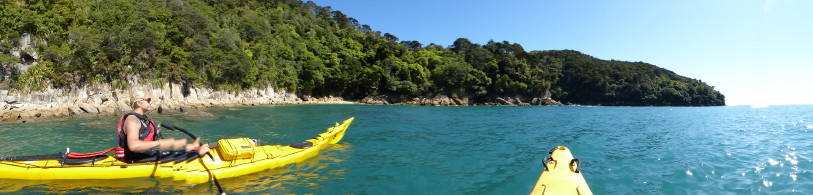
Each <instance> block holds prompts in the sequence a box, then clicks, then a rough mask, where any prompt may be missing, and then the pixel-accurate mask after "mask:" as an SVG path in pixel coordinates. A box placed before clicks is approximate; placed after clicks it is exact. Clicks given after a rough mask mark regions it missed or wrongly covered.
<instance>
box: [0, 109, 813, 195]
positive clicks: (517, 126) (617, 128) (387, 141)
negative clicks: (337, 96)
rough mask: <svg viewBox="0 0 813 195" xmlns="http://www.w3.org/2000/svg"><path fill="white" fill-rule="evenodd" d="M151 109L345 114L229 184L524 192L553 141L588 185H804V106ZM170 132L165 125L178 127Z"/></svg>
mask: <svg viewBox="0 0 813 195" xmlns="http://www.w3.org/2000/svg"><path fill="white" fill-rule="evenodd" d="M205 111H207V112H210V113H212V114H214V115H215V117H209V118H206V117H190V116H185V115H182V114H168V115H167V114H162V115H159V114H152V115H150V116H151V117H152V118H154V119H156V120H157V121H160V122H164V123H172V124H175V125H177V126H180V127H184V128H186V129H188V130H190V131H192V132H193V133H195V134H196V135H199V136H202V137H203V138H204V139H205V140H204V141H216V140H217V139H221V138H234V137H251V138H258V139H260V140H262V143H263V144H289V143H291V142H292V141H302V140H305V139H308V138H310V137H313V136H314V135H316V134H318V133H321V132H322V131H324V129H325V128H326V127H328V126H330V125H332V124H334V123H335V122H341V121H342V120H344V119H346V118H349V117H351V116H355V117H356V120H355V121H354V122H353V124H352V125H351V126H350V128H349V129H348V131H347V134H346V136H345V137H344V139H343V140H342V141H341V142H339V144H337V145H332V146H330V147H328V148H326V149H325V150H323V151H322V152H321V153H320V154H319V155H318V156H316V157H314V158H311V159H309V160H306V161H304V162H300V163H295V164H291V165H287V166H284V167H282V168H279V169H271V170H265V171H261V172H258V173H254V174H250V175H246V176H241V177H236V178H228V179H222V180H221V183H222V185H223V187H224V188H225V189H226V191H227V192H229V193H270V194H283V193H295V194H306V193H314V194H527V193H529V192H530V191H531V189H532V188H533V185H534V184H535V182H536V180H537V178H538V177H539V174H540V173H541V171H542V158H544V157H545V156H546V155H547V152H548V151H549V150H550V149H551V148H553V147H555V146H558V145H563V146H567V147H569V148H570V149H571V150H572V151H573V154H574V156H576V158H580V159H581V161H582V171H583V173H584V175H585V178H586V179H587V182H588V184H589V185H590V188H591V189H592V190H593V192H594V193H596V194H698V193H699V194H721V193H722V192H725V194H730V193H737V194H740V193H745V194H751V193H759V194H761V193H782V194H785V193H794V192H795V193H801V194H813V105H811V106H807V105H805V106H771V107H767V108H752V107H748V106H734V107H702V108H684V107H581V106H578V107H577V106H559V107H504V106H480V107H417V106H369V105H306V106H266V107H244V108H222V109H208V110H205ZM117 120H118V119H117V117H115V116H114V117H104V118H92V119H63V120H55V121H47V122H35V123H27V124H17V123H4V124H0V143H2V144H3V146H4V147H3V149H2V150H0V156H16V155H32V154H46V153H57V152H60V151H65V148H68V147H69V148H71V151H74V152H93V151H98V150H101V149H106V148H109V147H114V146H116V140H115V135H116V133H115V125H116V123H117V122H118V121H117ZM184 136H185V135H183V134H182V133H178V132H167V133H165V137H176V138H183V137H184ZM0 192H12V193H35V194H39V193H54V192H56V193H60V192H67V193H97V192H101V193H136V194H141V193H215V192H216V188H214V187H213V185H212V184H210V183H205V184H198V185H179V184H174V183H173V182H172V181H171V180H164V179H152V178H140V179H129V180H112V181H106V180H101V181H100V180H96V181H22V180H0Z"/></svg>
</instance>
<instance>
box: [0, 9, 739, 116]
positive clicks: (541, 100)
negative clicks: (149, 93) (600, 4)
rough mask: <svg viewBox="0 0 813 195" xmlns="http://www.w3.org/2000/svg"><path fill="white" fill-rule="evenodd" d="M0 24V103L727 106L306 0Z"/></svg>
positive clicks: (614, 71)
mask: <svg viewBox="0 0 813 195" xmlns="http://www.w3.org/2000/svg"><path fill="white" fill-rule="evenodd" d="M0 26H2V27H3V28H0V65H2V66H0V79H2V80H0V88H5V90H6V92H5V94H3V95H9V96H8V97H7V98H6V102H5V104H12V103H13V102H19V101H18V99H26V98H20V97H16V96H15V97H12V96H11V95H13V94H17V95H18V96H25V95H26V94H31V93H42V92H47V91H55V90H61V91H71V90H75V89H87V88H88V87H89V86H105V87H102V88H104V89H107V90H110V91H115V90H125V91H126V90H131V89H133V87H134V86H136V85H152V86H157V87H158V88H161V87H162V86H166V85H167V84H171V85H170V87H169V88H173V87H175V89H170V90H179V91H182V92H183V95H184V96H186V95H189V94H190V92H189V91H190V89H199V88H206V89H211V90H213V91H223V92H225V93H231V94H239V93H244V92H246V91H251V90H256V89H267V88H273V89H274V90H276V91H278V92H279V91H285V92H286V93H289V94H294V95H295V96H296V97H298V98H301V99H310V98H323V97H331V98H336V97H340V98H342V99H349V100H356V101H360V102H364V103H373V104H376V103H381V104H390V103H395V104H397V103H402V104H421V105H436V103H437V105H490V104H501V105H558V104H578V105H606V106H722V105H725V96H723V95H722V94H721V93H720V92H719V91H716V90H715V89H714V87H712V86H709V85H708V84H706V83H704V82H702V81H700V80H697V79H691V78H687V77H684V76H680V75H678V74H675V73H674V72H672V71H669V70H666V69H663V68H659V67H657V66H654V65H651V64H647V63H643V62H624V61H615V60H609V61H608V60H601V59H596V58H594V57H592V56H589V55H586V54H583V53H580V52H578V51H572V50H553V51H525V49H523V47H522V46H521V45H520V44H518V43H511V42H508V41H489V42H488V43H486V44H485V45H480V44H476V43H472V42H471V41H469V40H468V39H466V38H459V39H457V40H450V41H453V43H452V45H449V46H443V45H436V44H428V45H424V44H423V43H420V42H418V41H401V40H399V39H398V38H397V37H396V36H395V35H392V34H389V33H383V34H382V32H379V31H375V30H372V29H371V27H370V26H368V25H363V24H360V23H359V21H357V20H356V19H354V18H352V17H348V16H347V15H345V14H343V13H342V12H341V11H338V10H332V9H331V8H330V7H322V6H318V5H316V4H315V3H313V2H310V1H309V2H302V1H299V0H266V1H259V0H248V1H217V0H215V1H209V0H207V1H203V0H184V1H137V2H134V1H128V0H108V1H104V2H99V1H93V0H56V1H32V2H31V3H27V1H3V2H2V3H0ZM416 30H426V31H431V30H432V29H416ZM96 88H98V87H96ZM177 88H181V89H177ZM79 96H82V95H79ZM86 96H87V95H86ZM90 96H92V95H90ZM112 96H115V95H112ZM9 97H10V98H11V99H9ZM173 97H174V96H173ZM32 98H33V99H37V97H29V98H27V99H32ZM77 98H78V99H75V100H74V102H79V101H85V100H84V99H81V98H82V97H77ZM85 98H88V97H85ZM27 99H26V100H27ZM44 99H45V98H39V101H45V103H48V100H44ZM107 99H109V98H107ZM107 99H106V98H99V99H98V100H96V101H93V102H91V101H90V100H88V101H86V102H91V103H95V104H98V105H101V104H102V102H105V101H107ZM432 99H434V100H435V101H436V102H434V103H431V102H430V103H427V100H429V101H432ZM9 100H11V101H9ZM51 101H53V100H51ZM51 103H54V102H51ZM99 110H100V109H99ZM100 112H101V111H100Z"/></svg>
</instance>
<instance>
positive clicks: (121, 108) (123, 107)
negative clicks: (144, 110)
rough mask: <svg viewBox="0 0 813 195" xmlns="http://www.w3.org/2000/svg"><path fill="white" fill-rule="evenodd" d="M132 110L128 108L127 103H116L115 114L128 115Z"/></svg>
mask: <svg viewBox="0 0 813 195" xmlns="http://www.w3.org/2000/svg"><path fill="white" fill-rule="evenodd" d="M132 110H133V108H132V107H130V106H128V105H127V103H124V102H117V103H116V112H118V113H128V112H130V111H132Z"/></svg>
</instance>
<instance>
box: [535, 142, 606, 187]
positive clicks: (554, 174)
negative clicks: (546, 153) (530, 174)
mask: <svg viewBox="0 0 813 195" xmlns="http://www.w3.org/2000/svg"><path fill="white" fill-rule="evenodd" d="M544 165H545V169H544V170H543V171H542V175H540V176H539V180H537V181H536V185H534V189H533V191H531V194H532V195H537V194H593V192H592V191H590V187H589V186H587V181H585V180H584V176H582V173H581V171H580V170H579V168H580V166H581V163H580V162H579V159H574V158H573V154H571V153H570V150H569V149H567V147H564V146H558V147H556V148H553V150H551V152H550V157H547V158H545V164H544Z"/></svg>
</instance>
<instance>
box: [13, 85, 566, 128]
mask: <svg viewBox="0 0 813 195" xmlns="http://www.w3.org/2000/svg"><path fill="white" fill-rule="evenodd" d="M131 86H138V87H130V88H129V89H126V90H117V89H114V88H113V87H111V86H110V85H97V86H85V87H82V88H76V89H54V88H51V89H47V90H45V91H42V92H32V93H27V94H22V93H19V92H15V91H13V90H12V89H9V88H8V87H0V97H4V99H2V100H0V122H13V121H16V122H18V123H25V122H30V121H37V120H45V119H54V118H82V117H96V116H107V115H120V114H124V113H127V112H130V111H132V108H130V106H129V104H130V103H131V102H129V101H130V100H129V97H130V93H132V92H134V91H146V92H150V93H151V94H152V97H153V101H155V103H154V106H155V107H154V108H153V109H154V112H156V113H158V114H161V113H166V112H188V111H190V110H196V109H201V108H212V107H239V106H258V105H290V104H358V103H360V104H373V105H389V104H396V105H421V106H473V105H562V103H560V102H558V101H555V100H552V99H550V98H549V97H547V98H544V97H543V98H523V97H498V98H495V99H493V100H488V101H484V102H474V101H471V100H469V98H467V97H457V96H454V95H453V96H451V97H449V96H446V95H436V96H432V97H428V98H427V97H420V98H400V97H388V96H383V95H381V96H373V97H367V98H364V99H361V100H347V99H344V98H341V97H310V96H305V97H298V96H297V95H296V94H293V93H288V92H286V91H277V90H274V88H272V87H266V88H255V89H251V90H245V91H242V92H226V91H217V90H213V89H211V88H187V89H184V88H183V87H182V85H180V84H175V83H166V84H164V85H163V86H160V87H159V86H145V85H131Z"/></svg>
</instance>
